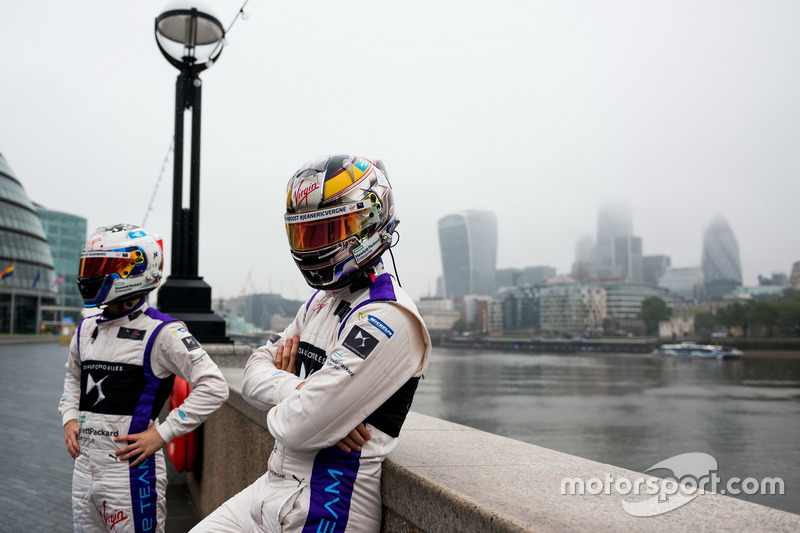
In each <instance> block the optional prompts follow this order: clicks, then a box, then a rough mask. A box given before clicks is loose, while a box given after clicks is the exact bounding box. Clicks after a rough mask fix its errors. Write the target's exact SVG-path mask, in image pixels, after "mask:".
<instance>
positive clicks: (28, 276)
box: [0, 154, 57, 334]
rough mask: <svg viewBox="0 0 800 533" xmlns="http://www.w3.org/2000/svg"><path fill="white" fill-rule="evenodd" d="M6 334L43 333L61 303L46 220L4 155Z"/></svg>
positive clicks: (0, 181)
mask: <svg viewBox="0 0 800 533" xmlns="http://www.w3.org/2000/svg"><path fill="white" fill-rule="evenodd" d="M0 278H1V279H0V333H2V334H8V333H38V332H39V331H40V330H41V325H42V308H43V307H46V306H53V305H55V304H56V300H57V293H56V289H55V287H54V286H52V285H53V282H54V281H55V279H56V278H55V268H54V266H53V257H52V255H51V253H50V246H49V244H48V242H47V238H46V237H45V233H44V229H43V228H42V223H41V220H40V219H39V216H38V215H37V213H36V210H35V209H34V207H33V204H32V203H31V201H30V199H29V198H28V195H27V194H26V193H25V189H24V188H23V187H22V184H21V183H20V182H19V180H17V178H16V176H15V175H14V172H13V171H12V170H11V167H10V166H9V164H8V162H7V161H6V160H5V158H4V157H3V155H2V154H0Z"/></svg>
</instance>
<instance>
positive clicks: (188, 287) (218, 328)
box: [158, 276, 233, 344]
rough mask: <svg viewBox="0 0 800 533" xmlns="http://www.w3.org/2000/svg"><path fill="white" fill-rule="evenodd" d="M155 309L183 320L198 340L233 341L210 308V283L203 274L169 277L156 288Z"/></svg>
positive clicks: (217, 342) (213, 341) (208, 342)
mask: <svg viewBox="0 0 800 533" xmlns="http://www.w3.org/2000/svg"><path fill="white" fill-rule="evenodd" d="M158 310H159V311H162V312H164V313H167V314H168V315H171V316H173V317H175V318H177V319H179V320H181V321H183V323H184V324H186V327H187V328H188V329H189V331H190V332H191V334H192V335H194V337H195V338H196V339H197V340H198V341H199V342H200V343H201V344H202V343H207V344H211V343H213V344H223V343H232V342H233V341H231V339H229V338H228V337H227V336H226V335H225V320H223V319H222V318H221V317H219V316H217V315H216V314H215V313H214V312H213V311H212V309H211V287H210V286H209V285H208V283H206V282H205V281H203V278H177V277H174V276H170V277H168V278H167V280H166V281H165V282H164V284H163V285H162V286H161V288H160V289H159V291H158Z"/></svg>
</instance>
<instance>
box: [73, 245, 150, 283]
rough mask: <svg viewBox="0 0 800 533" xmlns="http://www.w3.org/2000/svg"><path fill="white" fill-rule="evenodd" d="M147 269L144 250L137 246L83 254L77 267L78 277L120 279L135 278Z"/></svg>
mask: <svg viewBox="0 0 800 533" xmlns="http://www.w3.org/2000/svg"><path fill="white" fill-rule="evenodd" d="M145 268H147V259H145V255H144V250H142V249H141V248H139V247H138V246H130V247H128V248H117V249H115V250H102V251H96V252H84V253H82V254H81V262H80V266H79V267H78V277H81V278H83V277H93V276H106V275H108V274H119V277H121V278H127V277H128V276H135V275H138V274H141V273H142V272H144V270H145Z"/></svg>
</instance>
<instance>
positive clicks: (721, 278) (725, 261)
mask: <svg viewBox="0 0 800 533" xmlns="http://www.w3.org/2000/svg"><path fill="white" fill-rule="evenodd" d="M702 267H703V277H704V278H705V283H706V294H707V295H708V296H709V297H711V298H721V297H722V296H724V295H726V294H731V293H732V292H734V291H735V290H736V288H737V287H739V286H740V285H741V284H742V262H741V258H740V256H739V243H738V242H737V241H736V237H735V236H734V234H733V230H732V229H731V227H730V226H729V225H728V222H727V221H726V220H725V219H724V218H723V217H721V216H719V215H718V216H716V217H714V220H712V221H711V224H710V225H709V226H708V228H707V229H706V232H705V235H704V236H703V263H702Z"/></svg>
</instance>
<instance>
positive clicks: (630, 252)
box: [613, 235, 644, 281]
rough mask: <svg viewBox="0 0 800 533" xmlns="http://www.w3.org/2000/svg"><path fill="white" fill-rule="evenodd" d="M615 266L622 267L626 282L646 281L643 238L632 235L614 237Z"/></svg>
mask: <svg viewBox="0 0 800 533" xmlns="http://www.w3.org/2000/svg"><path fill="white" fill-rule="evenodd" d="M613 243H614V246H613V264H614V265H619V266H620V267H622V272H623V275H624V276H625V280H626V281H644V264H643V262H642V238H641V237H634V236H632V235H622V236H619V237H614V241H613Z"/></svg>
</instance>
